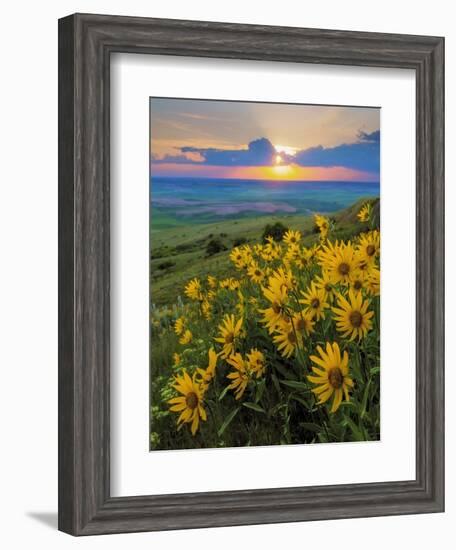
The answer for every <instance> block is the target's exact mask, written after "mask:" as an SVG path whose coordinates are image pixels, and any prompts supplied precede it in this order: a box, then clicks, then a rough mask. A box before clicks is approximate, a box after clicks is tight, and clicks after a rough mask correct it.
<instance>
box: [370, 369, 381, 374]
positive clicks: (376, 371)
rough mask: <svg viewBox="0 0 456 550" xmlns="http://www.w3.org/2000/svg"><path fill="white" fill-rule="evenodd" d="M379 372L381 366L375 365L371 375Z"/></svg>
mask: <svg viewBox="0 0 456 550" xmlns="http://www.w3.org/2000/svg"><path fill="white" fill-rule="evenodd" d="M379 372H380V367H374V368H373V369H371V371H370V373H371V375H374V374H378V373H379Z"/></svg>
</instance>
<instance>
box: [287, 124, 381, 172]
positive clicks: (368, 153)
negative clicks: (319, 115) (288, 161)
mask: <svg viewBox="0 0 456 550" xmlns="http://www.w3.org/2000/svg"><path fill="white" fill-rule="evenodd" d="M294 162H295V163H296V164H298V165H299V166H309V167H310V166H312V167H316V166H319V167H334V166H343V167H345V168H351V169H354V170H362V171H366V172H379V171H380V130H376V131H375V132H372V133H370V134H367V133H365V132H359V134H358V141H357V142H355V143H345V144H343V145H337V146H336V147H322V146H321V145H319V146H317V147H310V148H309V149H304V150H302V151H298V152H297V153H296V156H295V157H294Z"/></svg>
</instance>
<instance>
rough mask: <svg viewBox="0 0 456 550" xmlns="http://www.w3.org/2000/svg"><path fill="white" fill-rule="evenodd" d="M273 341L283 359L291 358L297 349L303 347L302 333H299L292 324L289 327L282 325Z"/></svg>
mask: <svg viewBox="0 0 456 550" xmlns="http://www.w3.org/2000/svg"><path fill="white" fill-rule="evenodd" d="M273 341H274V343H275V344H276V346H277V349H278V350H279V351H280V353H281V354H282V355H283V357H291V356H292V355H293V353H294V352H295V350H296V348H297V347H299V346H301V347H302V332H298V331H297V330H296V329H295V327H294V326H293V325H292V323H290V324H289V326H288V327H287V326H285V325H281V326H280V327H279V329H278V334H277V335H276V336H274V337H273Z"/></svg>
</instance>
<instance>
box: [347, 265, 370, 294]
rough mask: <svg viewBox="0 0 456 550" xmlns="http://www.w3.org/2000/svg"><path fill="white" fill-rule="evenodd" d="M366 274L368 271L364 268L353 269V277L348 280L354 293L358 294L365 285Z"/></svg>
mask: <svg viewBox="0 0 456 550" xmlns="http://www.w3.org/2000/svg"><path fill="white" fill-rule="evenodd" d="M368 274H369V271H367V270H365V269H355V271H353V277H352V280H351V281H350V288H351V289H352V290H353V292H354V293H355V294H358V293H359V292H361V291H362V290H363V288H366V287H367V279H368Z"/></svg>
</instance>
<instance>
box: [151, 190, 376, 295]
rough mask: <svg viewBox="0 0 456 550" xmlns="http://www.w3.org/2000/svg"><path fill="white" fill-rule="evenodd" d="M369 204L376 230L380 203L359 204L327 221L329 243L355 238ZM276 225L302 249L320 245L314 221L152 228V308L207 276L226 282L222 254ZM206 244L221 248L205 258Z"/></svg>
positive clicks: (273, 219) (228, 270) (286, 218)
mask: <svg viewBox="0 0 456 550" xmlns="http://www.w3.org/2000/svg"><path fill="white" fill-rule="evenodd" d="M366 200H370V201H371V202H372V204H373V208H372V210H373V216H374V219H375V225H376V226H377V227H378V226H379V199H369V198H363V199H360V200H359V201H357V202H356V203H354V204H353V205H352V206H350V207H348V208H346V209H344V210H341V211H339V212H337V213H334V214H333V215H331V216H330V218H331V219H333V220H334V221H335V222H336V229H335V231H334V232H333V235H332V238H335V239H347V238H351V237H352V236H356V235H357V234H359V233H360V232H361V231H362V229H363V227H362V224H361V223H360V222H359V221H358V219H357V213H358V211H359V209H360V207H361V205H362V204H363V203H365V202H366ZM277 222H280V223H282V224H283V225H284V226H285V227H287V228H290V229H293V230H298V231H300V232H301V233H302V235H303V238H302V243H303V245H304V246H311V245H312V244H314V243H317V242H318V240H319V237H318V234H317V233H316V232H315V228H314V222H313V218H312V217H311V216H303V215H281V216H279V215H278V216H259V217H257V218H245V219H242V220H228V221H222V222H217V223H210V224H201V225H197V224H194V225H186V226H182V227H177V228H173V229H167V230H162V231H156V230H155V227H156V226H155V224H152V228H151V235H150V244H151V248H150V285H151V303H152V304H154V306H163V305H171V304H174V303H175V302H176V299H177V297H178V296H182V293H183V288H184V284H185V283H186V281H188V280H190V279H192V278H193V277H199V278H202V279H204V278H205V277H206V276H207V275H208V274H209V273H210V274H212V275H213V276H215V277H217V278H224V277H230V276H232V275H234V274H235V271H236V270H235V269H234V267H233V265H232V263H231V262H230V261H229V258H228V255H227V254H226V250H231V249H232V248H233V247H234V246H238V245H240V244H250V245H252V244H255V243H259V242H260V241H261V236H262V233H263V230H264V228H265V226H266V225H267V224H274V223H277ZM211 241H216V242H218V243H220V244H221V245H222V248H221V249H220V251H219V252H216V253H213V254H211V255H209V254H208V252H207V248H208V245H209V243H210V242H211Z"/></svg>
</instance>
